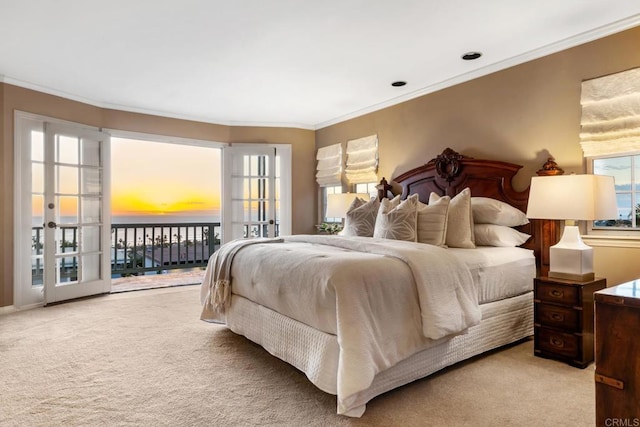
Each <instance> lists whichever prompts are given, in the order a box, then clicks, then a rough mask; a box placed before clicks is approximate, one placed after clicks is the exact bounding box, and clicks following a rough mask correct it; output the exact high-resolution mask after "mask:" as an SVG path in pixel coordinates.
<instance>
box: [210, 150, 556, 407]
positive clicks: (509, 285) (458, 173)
mask: <svg viewBox="0 0 640 427" xmlns="http://www.w3.org/2000/svg"><path fill="white" fill-rule="evenodd" d="M519 169H520V166H518V165H515V164H511V163H505V162H498V161H491V160H477V159H473V158H469V157H465V156H463V155H461V154H459V153H456V152H455V151H453V150H450V149H446V150H445V151H443V153H442V154H440V155H438V156H437V157H436V158H434V159H432V160H430V161H429V162H428V163H426V164H425V165H423V166H421V167H418V168H416V169H413V170H411V171H408V172H406V173H404V174H402V175H400V176H398V177H397V178H395V180H393V182H395V183H396V185H397V186H398V187H399V188H400V189H401V191H400V192H399V193H400V194H399V197H394V198H393V199H391V200H389V198H388V197H387V196H388V195H389V190H390V189H391V188H392V187H391V186H390V185H389V184H388V183H387V182H386V180H384V179H383V180H382V181H381V183H380V185H379V186H378V189H379V197H380V199H384V198H387V200H386V201H383V202H382V204H384V205H385V206H387V207H390V206H392V205H389V204H390V203H395V205H393V206H395V207H396V208H397V209H392V208H390V209H389V210H388V213H389V215H390V216H389V217H386V216H384V215H382V217H384V219H386V220H387V221H388V220H389V218H392V219H393V220H394V221H396V220H397V219H398V218H399V217H393V216H391V214H394V215H408V213H407V212H408V210H409V209H414V207H413V206H419V208H420V209H422V208H424V209H432V210H430V211H429V212H428V213H429V215H428V216H423V217H422V218H423V219H424V218H428V219H429V220H430V221H435V220H434V218H436V217H437V215H436V213H434V212H435V211H434V210H433V209H440V208H437V206H439V205H443V204H447V206H448V207H447V214H446V215H445V219H444V220H442V219H439V220H438V221H437V222H438V224H439V225H440V226H443V221H444V224H445V225H446V226H445V230H442V227H440V228H438V227H435V229H436V231H437V232H436V233H435V234H433V233H432V231H433V230H434V228H433V226H431V225H430V226H429V227H430V228H429V229H428V230H427V231H429V233H432V234H429V235H428V238H429V239H436V240H435V241H433V242H432V241H431V240H428V242H432V243H434V244H425V243H415V242H408V241H403V240H398V239H396V238H389V235H385V237H386V238H384V237H381V234H380V233H384V232H393V227H390V228H389V229H386V228H384V227H380V228H381V229H382V231H380V232H379V230H376V233H377V235H375V236H376V237H362V236H356V235H354V233H347V234H350V235H348V236H323V235H315V236H284V237H282V238H279V239H269V240H252V241H248V240H241V241H235V242H231V243H230V244H227V245H224V246H223V248H221V251H220V254H219V256H216V254H214V256H212V258H211V260H210V262H209V266H208V268H207V272H206V275H205V279H204V280H203V283H202V287H201V298H202V302H203V305H204V309H203V312H202V319H203V320H207V321H215V322H223V323H225V324H226V325H227V327H228V328H229V329H230V330H231V331H233V332H235V333H237V334H240V335H243V336H245V337H246V338H248V339H250V340H251V341H254V342H256V343H258V344H259V345H261V346H262V347H264V348H265V349H266V350H267V351H268V352H269V353H271V354H273V355H274V356H276V357H278V358H280V359H282V360H284V361H286V362H288V363H290V364H291V365H293V366H294V367H296V368H297V369H299V370H301V371H302V372H304V373H305V374H306V376H307V377H308V378H309V380H310V381H311V382H312V383H313V384H314V385H316V386H317V387H318V388H320V389H321V390H323V391H325V392H327V393H331V394H334V395H336V396H337V413H339V414H342V415H347V416H352V417H360V416H362V415H363V413H364V411H365V409H366V404H367V402H369V401H370V400H371V399H373V398H374V397H375V396H378V395H380V394H382V393H385V392H387V391H389V390H391V389H394V388H397V387H400V386H402V385H404V384H407V383H409V382H412V381H415V380H417V379H419V378H423V377H426V376H428V375H429V374H432V373H434V372H436V371H439V370H441V369H443V368H445V367H447V366H451V365H453V364H455V363H457V362H460V361H462V360H466V359H468V358H470V357H473V356H476V355H478V354H481V353H484V352H486V351H489V350H492V349H495V348H498V347H501V346H504V345H507V344H510V343H513V342H516V341H518V340H521V339H523V338H526V337H528V336H530V335H532V333H533V296H532V287H533V277H535V275H536V271H544V268H545V245H547V244H548V241H550V240H552V239H554V238H555V236H553V235H550V233H551V232H550V231H549V230H550V228H549V227H548V226H545V224H543V223H537V222H535V221H532V222H528V221H527V220H526V218H524V219H523V216H524V214H523V212H525V211H526V203H527V199H528V190H526V191H521V192H520V191H516V190H514V189H513V188H512V179H513V177H514V175H515V174H516V173H517V171H518V170H519ZM430 199H431V200H430ZM461 200H464V203H466V204H467V205H466V206H468V205H469V203H471V202H473V204H472V205H471V209H473V212H468V215H472V217H471V218H470V221H471V224H470V227H471V230H472V237H471V239H472V240H473V244H472V245H471V246H468V245H467V240H468V239H469V238H470V236H469V235H468V230H467V229H466V226H465V227H461V226H460V227H458V225H459V224H460V222H459V221H458V222H452V217H453V216H454V215H453V213H454V212H457V213H456V215H458V214H459V213H460V212H461V210H460V206H463V205H464V204H461V203H462V202H460V201H461ZM362 202H363V203H364V201H362ZM370 202H371V203H375V202H376V201H375V200H374V199H372V200H371V201H370ZM377 202H379V201H377ZM428 202H430V203H428ZM366 203H369V202H366ZM419 203H423V204H419ZM414 204H415V205H414ZM425 205H426V206H427V207H425ZM398 206H404V207H405V209H404V210H403V209H400V208H398ZM454 206H456V207H455V210H454ZM507 208H508V210H507ZM514 208H515V209H514ZM385 209H386V208H385ZM495 209H497V210H498V211H499V213H498V214H497V215H498V217H499V220H498V221H494V222H499V223H500V224H491V221H493V220H492V219H491V218H493V216H494V214H495ZM376 210H378V211H379V212H380V211H382V210H381V209H380V208H379V207H378V205H377V204H376ZM385 212H386V211H385ZM398 212H400V213H399V214H398ZM411 212H414V211H413V210H412V211H411ZM425 212H427V211H426V210H425ZM438 212H440V213H442V212H443V211H442V210H441V209H440V210H438ZM504 212H506V213H505V214H503V213H504ZM476 213H478V215H479V216H476ZM434 215H435V216H434ZM483 215H484V217H482V216H483ZM487 215H488V217H489V219H488V220H487V219H486V218H487ZM378 216H381V214H379V215H378ZM394 218H395V219H394ZM402 218H405V217H402ZM406 218H415V217H411V216H408V217H406ZM467 218H468V217H467ZM505 218H506V219H507V223H503V222H502V221H503V219H505ZM514 218H515V219H514ZM459 219H460V218H458V220H459ZM375 221H376V222H377V224H378V225H379V224H380V223H381V222H382V219H380V218H377V217H376V219H375ZM413 221H414V222H415V221H416V220H415V219H414V220H413ZM465 221H466V220H465ZM511 221H515V222H511ZM399 222H401V221H400V220H398V221H396V223H399ZM418 222H420V221H418ZM354 223H356V221H353V222H352V223H351V224H352V225H353V224H354ZM452 224H453V225H454V226H452ZM486 224H489V225H486ZM418 226H419V224H418ZM496 226H497V227H498V229H499V231H500V233H499V235H498V236H497V237H496V236H495V233H494V231H495V230H494V229H495V228H496ZM389 230H391V231H389ZM447 230H449V231H447ZM460 230H465V231H466V233H467V235H466V236H455V235H456V234H459V231H460ZM345 231H349V230H345ZM396 231H397V230H396ZM423 231H424V230H423ZM503 231H506V232H507V234H504V235H503V234H502V232H503ZM551 231H553V230H551ZM399 232H400V233H404V232H406V230H405V229H404V228H402V229H401V230H400V231H399ZM416 233H417V231H416ZM450 233H453V235H454V237H452V239H453V240H449V237H450V235H449V234H450ZM356 234H357V233H356ZM425 236H427V235H426V234H425ZM513 236H516V237H515V239H516V240H515V241H513V240H512V238H513ZM392 237H393V236H392ZM438 239H440V240H438ZM456 239H457V240H456ZM465 239H467V240H465ZM475 239H477V241H478V244H477V245H476V241H475ZM409 240H410V239H409ZM456 242H457V243H456ZM449 243H455V244H453V245H451V244H449ZM458 243H460V244H458ZM503 243H504V244H503ZM456 246H457V247H456Z"/></svg>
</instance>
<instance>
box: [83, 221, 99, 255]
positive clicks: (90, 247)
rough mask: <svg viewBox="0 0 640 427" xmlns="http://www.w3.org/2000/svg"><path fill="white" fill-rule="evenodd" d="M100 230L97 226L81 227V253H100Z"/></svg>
mask: <svg viewBox="0 0 640 427" xmlns="http://www.w3.org/2000/svg"><path fill="white" fill-rule="evenodd" d="M100 228H101V227H98V226H88V227H82V245H81V246H80V247H81V249H82V252H83V253H86V252H99V251H100Z"/></svg>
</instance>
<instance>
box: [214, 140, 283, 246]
mask: <svg viewBox="0 0 640 427" xmlns="http://www.w3.org/2000/svg"><path fill="white" fill-rule="evenodd" d="M290 164H291V148H290V146H288V145H267V144H234V145H232V146H229V147H225V148H224V149H223V174H222V176H223V179H224V181H225V182H224V183H223V188H224V195H223V203H222V227H223V229H222V231H223V242H228V241H231V240H234V239H240V238H256V237H276V236H280V235H285V234H290V233H291V200H290V195H291V183H290V175H291V173H290V170H291V165H290Z"/></svg>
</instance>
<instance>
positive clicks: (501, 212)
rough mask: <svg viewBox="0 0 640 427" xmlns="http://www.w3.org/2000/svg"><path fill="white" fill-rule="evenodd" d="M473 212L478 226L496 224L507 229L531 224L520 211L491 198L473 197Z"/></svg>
mask: <svg viewBox="0 0 640 427" xmlns="http://www.w3.org/2000/svg"><path fill="white" fill-rule="evenodd" d="M471 211H472V212H473V221H474V222H475V223H476V224H496V225H504V226H507V227H517V226H518V225H525V224H529V220H528V219H527V216H526V215H525V213H524V212H522V211H521V210H520V209H517V208H514V207H513V206H511V205H510V204H508V203H505V202H501V201H500V200H496V199H491V198H489V197H472V198H471Z"/></svg>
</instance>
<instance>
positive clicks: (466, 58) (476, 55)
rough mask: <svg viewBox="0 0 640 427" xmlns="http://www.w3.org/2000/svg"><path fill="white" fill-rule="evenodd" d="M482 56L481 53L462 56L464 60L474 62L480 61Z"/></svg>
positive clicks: (468, 53)
mask: <svg viewBox="0 0 640 427" xmlns="http://www.w3.org/2000/svg"><path fill="white" fill-rule="evenodd" d="M481 56H482V54H481V53H480V52H467V53H465V54H464V55H462V59H464V60H465V61H473V60H474V59H478V58H480V57H481Z"/></svg>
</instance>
